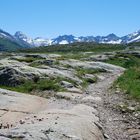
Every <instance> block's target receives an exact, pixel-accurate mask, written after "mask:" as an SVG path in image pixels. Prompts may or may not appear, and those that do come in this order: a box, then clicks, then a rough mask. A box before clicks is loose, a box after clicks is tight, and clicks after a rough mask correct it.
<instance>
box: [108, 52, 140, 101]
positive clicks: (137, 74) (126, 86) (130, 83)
mask: <svg viewBox="0 0 140 140" xmlns="http://www.w3.org/2000/svg"><path fill="white" fill-rule="evenodd" d="M106 62H108V63H111V64H115V65H119V66H122V67H124V68H126V71H125V72H124V74H123V75H121V76H120V77H119V78H118V79H117V81H115V83H114V85H115V86H116V85H118V86H119V87H120V88H121V89H122V91H124V92H125V93H126V94H128V95H130V97H132V98H134V99H137V100H140V58H138V57H135V56H132V55H125V54H118V55H116V56H115V57H114V58H112V59H110V60H108V61H106Z"/></svg>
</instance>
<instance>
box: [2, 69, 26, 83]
mask: <svg viewBox="0 0 140 140" xmlns="http://www.w3.org/2000/svg"><path fill="white" fill-rule="evenodd" d="M25 79H27V77H26V76H25V75H24V74H23V73H22V72H20V71H17V70H15V69H13V68H10V67H2V68H0V85H4V86H17V85H20V84H22V83H23V82H24V80H25Z"/></svg>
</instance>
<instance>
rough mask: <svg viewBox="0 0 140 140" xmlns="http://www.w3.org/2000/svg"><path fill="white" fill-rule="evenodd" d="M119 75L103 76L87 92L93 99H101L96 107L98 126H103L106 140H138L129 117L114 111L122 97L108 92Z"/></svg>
mask: <svg viewBox="0 0 140 140" xmlns="http://www.w3.org/2000/svg"><path fill="white" fill-rule="evenodd" d="M121 74H122V72H115V73H110V74H103V75H102V76H103V77H104V79H103V80H100V81H99V82H97V83H96V84H93V85H90V86H89V87H88V92H89V93H90V95H92V96H93V97H100V98H101V101H102V102H100V103H97V105H96V107H97V110H98V112H99V118H100V124H101V125H102V126H103V133H104V134H105V137H106V138H107V139H109V140H139V139H140V131H139V129H136V126H135V125H137V124H133V123H132V120H131V119H130V118H129V116H125V115H124V114H123V113H122V112H119V111H118V110H117V109H116V106H117V105H118V104H120V102H121V101H123V97H122V96H121V95H119V94H115V93H111V90H109V89H110V87H111V86H112V84H113V82H114V81H115V80H116V79H117V78H118V77H119V76H120V75H121ZM121 98H122V99H121ZM91 106H95V105H91ZM134 123H135V122H134ZM139 127H140V126H139ZM137 128H138V126H137Z"/></svg>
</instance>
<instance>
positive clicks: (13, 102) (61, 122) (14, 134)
mask: <svg viewBox="0 0 140 140" xmlns="http://www.w3.org/2000/svg"><path fill="white" fill-rule="evenodd" d="M63 94H65V93H63ZM0 99H1V100H2V101H3V102H0V114H1V116H0V119H1V120H2V122H3V126H2V127H3V129H0V139H4V140H6V139H7V140H12V139H23V140H24V139H26V140H42V139H44V140H69V139H71V140H83V139H87V140H104V137H103V134H102V131H101V130H100V128H99V127H98V125H97V124H98V123H99V118H98V117H97V114H98V112H97V111H96V110H95V109H94V108H92V107H89V106H87V105H82V104H79V105H75V106H74V107H72V108H71V109H65V110H63V109H47V106H48V105H47V104H48V103H47V99H43V98H40V97H36V96H31V95H30V96H29V95H24V94H19V93H16V92H11V91H7V90H2V89H1V90H0ZM30 103H31V104H30ZM4 104H6V106H5V108H4ZM27 106H28V107H27ZM8 116H10V118H8ZM11 123H12V126H11ZM7 124H9V125H7Z"/></svg>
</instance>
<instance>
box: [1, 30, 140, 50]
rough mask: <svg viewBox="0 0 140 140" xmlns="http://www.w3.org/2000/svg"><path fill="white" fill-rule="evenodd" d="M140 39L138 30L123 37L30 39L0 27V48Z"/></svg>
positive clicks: (64, 36) (111, 42) (65, 36)
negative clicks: (12, 33)
mask: <svg viewBox="0 0 140 140" xmlns="http://www.w3.org/2000/svg"><path fill="white" fill-rule="evenodd" d="M139 41H140V30H138V31H136V32H133V33H131V34H128V35H126V36H123V37H118V36H116V35H115V34H113V33H112V34H109V35H107V36H95V37H94V36H86V37H84V36H80V37H75V36H73V35H63V36H58V37H56V38H53V39H45V38H41V37H37V38H35V39H32V38H30V37H28V36H27V35H25V34H24V33H22V32H20V31H18V32H16V33H15V34H14V35H11V34H9V33H8V32H6V31H3V30H1V29H0V50H1V51H3V50H16V49H18V48H31V47H39V46H49V45H56V44H70V43H74V42H95V43H105V44H128V43H132V42H139Z"/></svg>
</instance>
